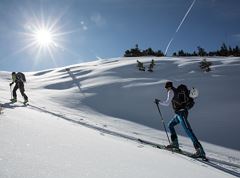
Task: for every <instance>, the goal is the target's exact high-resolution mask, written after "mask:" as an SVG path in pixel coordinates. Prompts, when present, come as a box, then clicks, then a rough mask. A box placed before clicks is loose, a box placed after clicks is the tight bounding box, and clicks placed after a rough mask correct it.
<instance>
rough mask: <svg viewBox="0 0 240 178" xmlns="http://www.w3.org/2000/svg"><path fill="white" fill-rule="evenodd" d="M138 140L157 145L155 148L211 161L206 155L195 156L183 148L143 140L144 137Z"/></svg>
mask: <svg viewBox="0 0 240 178" xmlns="http://www.w3.org/2000/svg"><path fill="white" fill-rule="evenodd" d="M138 141H139V142H140V143H142V144H146V145H150V146H152V147H155V148H159V149H162V150H167V151H171V152H174V153H177V154H181V155H184V156H187V157H189V158H192V159H196V160H201V161H204V162H208V161H209V160H208V158H206V157H194V154H192V153H189V152H187V151H184V150H181V149H179V148H167V147H166V146H165V145H160V144H157V143H153V142H151V141H147V140H143V139H138Z"/></svg>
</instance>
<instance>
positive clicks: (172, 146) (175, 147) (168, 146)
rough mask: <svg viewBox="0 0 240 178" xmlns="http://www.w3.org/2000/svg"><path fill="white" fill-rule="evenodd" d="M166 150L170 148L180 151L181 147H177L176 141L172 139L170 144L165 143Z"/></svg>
mask: <svg viewBox="0 0 240 178" xmlns="http://www.w3.org/2000/svg"><path fill="white" fill-rule="evenodd" d="M165 148H166V149H167V150H172V151H176V152H181V149H180V148H179V144H178V141H173V142H172V143H171V144H170V145H167V146H166V147H165Z"/></svg>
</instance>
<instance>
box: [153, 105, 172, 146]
mask: <svg viewBox="0 0 240 178" xmlns="http://www.w3.org/2000/svg"><path fill="white" fill-rule="evenodd" d="M156 105H157V108H158V112H159V114H160V117H161V120H162V123H163V126H164V130H165V132H166V135H167V138H168V142H169V144H171V142H170V140H169V137H168V134H167V129H166V126H165V123H164V120H163V116H162V113H161V111H160V108H159V105H158V103H157V102H156Z"/></svg>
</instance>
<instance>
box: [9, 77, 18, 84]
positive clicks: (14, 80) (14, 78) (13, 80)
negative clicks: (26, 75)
mask: <svg viewBox="0 0 240 178" xmlns="http://www.w3.org/2000/svg"><path fill="white" fill-rule="evenodd" d="M16 79H17V78H16V76H12V83H10V84H9V85H10V86H11V85H12V84H14V82H16Z"/></svg>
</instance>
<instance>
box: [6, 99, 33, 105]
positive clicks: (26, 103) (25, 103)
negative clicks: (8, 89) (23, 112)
mask: <svg viewBox="0 0 240 178" xmlns="http://www.w3.org/2000/svg"><path fill="white" fill-rule="evenodd" d="M10 101H11V103H10V104H15V103H17V102H19V103H22V104H23V105H24V106H28V105H29V103H28V102H24V101H13V100H10Z"/></svg>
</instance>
